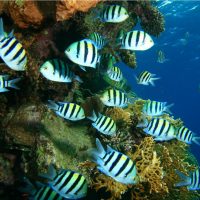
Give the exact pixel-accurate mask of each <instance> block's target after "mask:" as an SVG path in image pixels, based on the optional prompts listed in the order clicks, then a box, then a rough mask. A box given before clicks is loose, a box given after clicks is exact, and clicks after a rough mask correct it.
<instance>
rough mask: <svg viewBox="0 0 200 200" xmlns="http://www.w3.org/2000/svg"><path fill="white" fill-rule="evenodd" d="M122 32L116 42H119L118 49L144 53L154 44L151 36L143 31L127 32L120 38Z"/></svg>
mask: <svg viewBox="0 0 200 200" xmlns="http://www.w3.org/2000/svg"><path fill="white" fill-rule="evenodd" d="M122 34H123V32H122V33H121V34H120V38H118V39H117V41H120V42H119V43H118V44H120V49H126V50H133V51H145V50H148V49H150V48H151V47H152V46H153V45H154V42H153V40H152V38H151V36H150V35H149V34H148V33H145V32H144V31H139V30H135V31H129V32H128V33H126V34H124V36H122Z"/></svg>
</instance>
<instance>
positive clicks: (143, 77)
mask: <svg viewBox="0 0 200 200" xmlns="http://www.w3.org/2000/svg"><path fill="white" fill-rule="evenodd" d="M155 76H156V75H155V74H152V73H150V72H148V71H143V72H142V73H141V74H140V75H139V77H138V78H137V77H136V80H137V83H138V84H140V85H149V84H151V85H152V86H155V84H154V81H155V80H158V79H160V78H159V77H155Z"/></svg>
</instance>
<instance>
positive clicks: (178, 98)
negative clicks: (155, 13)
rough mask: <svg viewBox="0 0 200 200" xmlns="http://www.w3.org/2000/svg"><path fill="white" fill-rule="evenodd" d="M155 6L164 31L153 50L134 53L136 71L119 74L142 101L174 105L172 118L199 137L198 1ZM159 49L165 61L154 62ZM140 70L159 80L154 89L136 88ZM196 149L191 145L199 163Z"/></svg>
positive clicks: (199, 38) (199, 159)
mask: <svg viewBox="0 0 200 200" xmlns="http://www.w3.org/2000/svg"><path fill="white" fill-rule="evenodd" d="M157 7H158V8H159V10H160V11H161V12H162V13H163V15H164V18H165V21H166V30H165V32H163V33H162V34H161V35H160V37H158V38H154V41H155V46H154V47H153V48H151V49H150V50H148V51H143V52H136V57H137V68H136V69H135V70H132V69H130V68H127V67H125V66H122V71H123V73H124V76H125V77H126V78H127V79H128V82H129V84H130V85H131V86H132V89H133V91H135V92H136V93H137V94H138V95H139V96H140V97H141V98H143V99H151V100H157V101H167V102H168V103H170V104H171V103H174V104H175V105H174V106H173V107H172V108H171V111H172V112H173V115H174V117H175V118H181V119H182V120H183V121H184V124H185V126H186V127H188V128H189V129H190V130H192V131H193V132H194V133H196V134H197V135H198V136H199V137H200V88H199V84H200V26H199V24H200V1H174V2H172V1H168V0H167V1H160V2H158V4H157ZM138 28H139V27H138ZM159 50H161V51H163V52H164V53H165V56H166V59H169V60H168V61H166V62H164V63H158V62H157V52H158V51H159ZM143 70H148V71H150V72H151V73H154V74H156V75H157V76H158V77H161V79H160V80H157V81H155V85H156V86H155V87H153V86H143V85H137V83H136V80H135V75H136V76H137V75H138V74H139V73H141V72H142V71H143ZM199 148H200V147H199V146H197V145H195V144H193V145H191V149H192V152H193V153H194V155H195V156H196V157H197V160H198V161H200V155H199Z"/></svg>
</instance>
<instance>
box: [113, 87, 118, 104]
mask: <svg viewBox="0 0 200 200" xmlns="http://www.w3.org/2000/svg"><path fill="white" fill-rule="evenodd" d="M113 100H114V104H116V102H117V91H116V90H113Z"/></svg>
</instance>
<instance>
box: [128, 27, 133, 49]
mask: <svg viewBox="0 0 200 200" xmlns="http://www.w3.org/2000/svg"><path fill="white" fill-rule="evenodd" d="M132 37H133V31H132V32H130V33H129V37H128V46H129V47H130V46H131V40H132Z"/></svg>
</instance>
